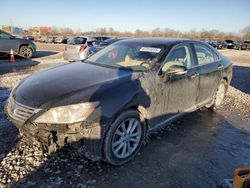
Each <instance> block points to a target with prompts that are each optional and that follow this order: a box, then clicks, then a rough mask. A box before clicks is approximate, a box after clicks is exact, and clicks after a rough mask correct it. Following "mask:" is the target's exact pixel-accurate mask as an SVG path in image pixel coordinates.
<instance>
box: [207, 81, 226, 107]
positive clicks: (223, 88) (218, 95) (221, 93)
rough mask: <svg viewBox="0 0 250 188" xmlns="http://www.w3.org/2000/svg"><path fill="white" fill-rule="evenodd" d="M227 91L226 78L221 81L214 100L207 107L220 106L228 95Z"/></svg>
mask: <svg viewBox="0 0 250 188" xmlns="http://www.w3.org/2000/svg"><path fill="white" fill-rule="evenodd" d="M226 91H227V81H226V80H221V81H220V83H219V86H218V88H217V90H216V93H215V95H214V97H213V102H212V104H210V105H207V106H206V107H207V108H209V109H212V110H216V109H217V108H219V107H220V106H221V104H222V102H223V99H224V97H225V95H226Z"/></svg>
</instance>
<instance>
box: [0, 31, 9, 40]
mask: <svg viewBox="0 0 250 188" xmlns="http://www.w3.org/2000/svg"><path fill="white" fill-rule="evenodd" d="M0 38H1V39H9V38H10V36H9V35H7V34H6V33H4V32H2V31H0Z"/></svg>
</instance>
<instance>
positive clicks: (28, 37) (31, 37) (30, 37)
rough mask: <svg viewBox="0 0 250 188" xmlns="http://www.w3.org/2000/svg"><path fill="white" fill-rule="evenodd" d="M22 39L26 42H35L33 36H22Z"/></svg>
mask: <svg viewBox="0 0 250 188" xmlns="http://www.w3.org/2000/svg"><path fill="white" fill-rule="evenodd" d="M23 38H24V39H27V40H35V38H34V37H33V36H31V35H28V36H24V37H23Z"/></svg>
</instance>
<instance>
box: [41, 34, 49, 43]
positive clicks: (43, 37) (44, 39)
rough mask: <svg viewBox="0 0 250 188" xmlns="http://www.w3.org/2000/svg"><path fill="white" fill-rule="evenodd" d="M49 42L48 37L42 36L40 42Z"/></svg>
mask: <svg viewBox="0 0 250 188" xmlns="http://www.w3.org/2000/svg"><path fill="white" fill-rule="evenodd" d="M47 40H48V37H47V36H41V38H40V42H44V43H46V42H47Z"/></svg>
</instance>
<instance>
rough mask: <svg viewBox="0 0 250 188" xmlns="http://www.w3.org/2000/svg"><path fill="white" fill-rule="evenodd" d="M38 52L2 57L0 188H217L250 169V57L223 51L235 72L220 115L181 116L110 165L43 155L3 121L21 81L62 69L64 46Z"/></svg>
mask: <svg viewBox="0 0 250 188" xmlns="http://www.w3.org/2000/svg"><path fill="white" fill-rule="evenodd" d="M37 48H38V49H37V50H38V53H37V55H36V56H35V57H34V58H33V59H32V60H25V59H21V58H18V59H17V61H16V63H14V64H10V63H9V62H7V61H8V59H6V58H5V59H4V58H2V59H0V146H1V147H0V187H2V186H10V185H14V187H23V186H27V187H48V185H50V186H51V187H215V186H216V185H217V184H218V183H220V182H221V181H222V180H223V179H225V178H231V177H232V173H233V170H234V169H235V168H237V167H249V166H250V157H249V153H250V115H249V114H250V51H236V50H221V53H223V54H224V55H226V56H227V57H229V58H230V59H231V60H232V62H233V63H234V68H233V71H234V73H233V80H232V83H231V86H230V87H229V90H228V94H227V96H226V98H225V101H224V105H223V106H222V107H221V108H220V109H219V110H217V111H216V112H212V111H210V110H207V109H201V110H199V111H197V112H194V113H191V114H188V115H186V116H185V117H183V118H182V119H181V120H180V121H178V122H175V123H174V124H171V125H170V126H168V127H167V128H165V129H163V130H162V131H159V132H158V133H157V134H155V135H151V136H150V138H148V139H147V141H146V142H145V146H144V147H143V148H142V150H141V152H140V153H139V155H138V156H137V157H136V158H135V159H134V160H132V161H131V162H130V163H128V164H125V165H123V166H120V167H113V166H111V165H108V164H105V163H102V162H101V163H99V162H91V161H89V160H87V159H86V158H85V157H84V155H83V154H82V151H81V150H77V151H73V150H72V149H71V148H64V149H63V150H61V151H58V152H57V153H55V154H53V155H52V156H47V155H45V156H44V155H42V153H41V151H40V149H39V147H30V146H28V145H27V144H26V142H25V139H24V138H22V137H21V136H20V135H19V134H18V131H17V129H16V128H15V127H14V126H13V125H12V124H11V123H10V122H9V121H8V120H7V119H6V116H5V114H4V110H3V108H4V104H5V102H6V100H7V98H8V96H9V93H10V90H11V89H12V88H13V87H14V86H15V85H16V84H17V83H18V82H19V81H20V80H22V79H23V78H24V77H26V76H28V75H30V74H32V73H34V72H37V71H40V70H43V69H46V68H50V67H53V66H56V65H61V64H65V63H67V62H66V61H65V60H63V58H62V51H63V49H64V45H56V44H55V45H54V44H37Z"/></svg>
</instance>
